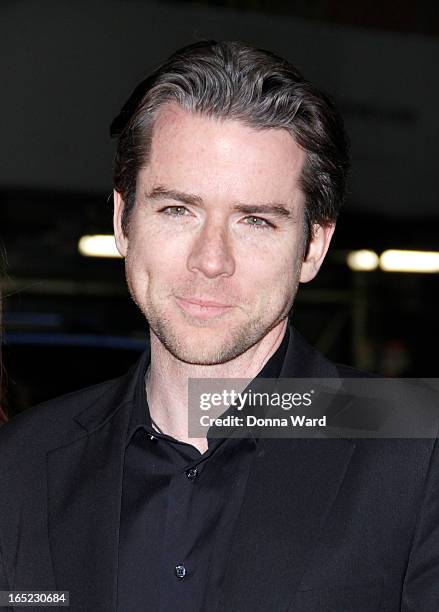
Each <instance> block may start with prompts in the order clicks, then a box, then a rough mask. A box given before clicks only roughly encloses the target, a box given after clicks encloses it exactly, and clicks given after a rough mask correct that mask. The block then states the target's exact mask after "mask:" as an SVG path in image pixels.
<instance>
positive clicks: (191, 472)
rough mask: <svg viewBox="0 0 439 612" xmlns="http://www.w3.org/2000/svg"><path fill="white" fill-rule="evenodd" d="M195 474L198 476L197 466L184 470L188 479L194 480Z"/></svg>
mask: <svg viewBox="0 0 439 612" xmlns="http://www.w3.org/2000/svg"><path fill="white" fill-rule="evenodd" d="M197 476H198V470H197V468H189V469H188V470H186V477H187V479H188V480H195V478H196V477H197Z"/></svg>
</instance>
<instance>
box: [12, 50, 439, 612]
mask: <svg viewBox="0 0 439 612" xmlns="http://www.w3.org/2000/svg"><path fill="white" fill-rule="evenodd" d="M112 127H113V134H114V135H116V136H118V147H117V154H116V161H115V173H114V175H115V180H114V182H115V191H114V231H115V238H116V243H117V247H118V249H119V251H120V253H121V254H122V255H123V256H124V257H125V262H126V276H127V281H128V286H129V289H130V292H131V295H132V297H133V299H134V300H135V302H136V303H137V305H138V306H139V308H140V309H141V311H142V312H143V313H144V315H145V318H146V319H147V321H148V324H149V328H150V349H149V350H147V351H146V352H145V354H144V355H143V356H142V358H141V359H140V361H139V362H138V364H137V365H136V366H135V367H134V368H133V369H132V370H131V371H130V372H129V373H128V374H127V375H125V376H124V377H122V378H120V379H116V380H113V381H110V382H108V383H104V384H101V385H97V386H95V387H92V388H90V389H87V390H84V391H81V392H79V393H73V394H71V395H69V396H67V397H64V398H61V399H58V400H54V401H51V402H48V403H46V404H44V405H42V406H39V407H37V408H34V409H32V410H29V411H28V412H27V413H25V414H23V415H22V416H21V415H20V417H17V418H16V419H14V420H13V421H12V422H11V423H10V424H8V425H7V426H5V427H3V428H2V431H1V432H0V442H1V451H0V462H1V463H0V465H1V468H0V469H1V500H0V504H1V507H0V509H1V514H0V517H1V518H0V521H1V523H0V547H1V554H2V560H1V572H2V574H1V581H0V586H1V588H2V589H3V590H26V591H29V590H38V591H42V590H46V591H54V590H64V591H69V593H70V608H71V609H72V610H93V611H97V610H102V611H105V612H108V611H110V610H118V611H128V612H131V611H137V610H152V611H156V610H157V611H166V612H168V611H194V612H195V611H206V612H211V611H214V610H218V611H220V610H221V611H223V610H227V611H231V612H238V611H239V612H246V611H252V612H254V611H258V610H260V611H268V612H272V611H283V610H284V611H290V612H292V611H306V612H310V611H312V612H319V611H323V610H325V611H329V610H330V611H334V612H342V611H343V612H348V611H350V610H352V611H353V610H355V611H371V610H383V611H384V610H386V611H388V612H389V611H396V610H403V611H404V612H409V611H419V612H420V611H422V612H427V611H433V610H434V611H437V610H439V487H438V473H439V472H437V468H438V459H437V451H436V445H435V440H430V439H423V440H360V439H358V440H352V439H345V438H343V439H316V438H315V439H313V438H309V439H294V440H292V439H290V440H289V439H264V438H263V437H262V436H261V437H259V436H254V435H248V436H243V437H241V438H239V437H230V438H218V439H217V438H214V437H210V436H207V437H199V438H189V437H188V425H187V423H188V401H187V391H188V379H189V378H228V377H231V378H246V379H254V378H255V377H256V378H262V377H267V378H278V377H280V378H285V377H302V378H307V377H322V378H326V379H330V378H337V377H342V376H352V375H353V374H354V375H355V373H353V372H352V371H349V370H348V369H346V368H343V367H341V366H336V365H335V364H332V363H330V362H329V361H328V360H327V359H326V358H325V357H323V355H321V354H320V353H318V352H317V351H316V350H315V349H313V348H312V347H310V346H309V345H307V344H306V342H305V341H304V340H303V339H302V338H301V337H300V336H299V335H298V333H297V332H296V331H295V330H294V329H293V328H292V327H290V326H289V325H288V314H289V312H290V310H291V307H292V304H293V301H294V296H295V293H296V290H297V287H298V284H299V283H300V282H308V281H310V280H311V279H312V278H313V277H314V276H315V275H316V274H317V272H318V270H319V268H320V266H321V264H322V262H323V259H324V257H325V254H326V252H327V249H328V246H329V243H330V240H331V237H332V234H333V231H334V227H335V221H336V217H337V213H338V209H339V207H340V205H341V203H342V201H343V194H344V186H345V176H346V171H347V166H348V162H347V147H346V140H345V137H344V132H343V128H342V124H341V120H340V118H339V116H338V114H337V112H336V111H335V109H334V108H333V106H332V104H331V103H330V102H329V100H328V99H327V98H326V97H325V96H324V95H323V94H321V93H320V92H319V91H318V90H317V89H316V88H315V87H314V86H312V85H311V84H310V83H309V82H307V81H305V80H304V79H303V78H302V77H301V76H300V74H299V73H298V72H297V71H296V70H295V68H294V67H293V66H291V65H290V64H289V63H288V62H286V61H285V60H283V59H281V58H279V57H277V56H275V55H273V54H271V53H269V52H266V51H260V50H257V49H254V48H252V47H249V46H246V45H243V44H238V43H215V42H205V43H199V44H196V45H192V46H190V47H187V48H185V49H182V50H180V51H178V52H177V53H175V54H174V55H173V56H171V58H170V59H169V60H168V61H167V62H165V63H164V64H163V65H162V66H161V67H160V68H158V69H157V70H156V71H155V72H154V73H153V74H152V75H151V76H150V77H149V78H148V79H146V81H144V82H143V83H141V84H140V85H139V87H138V88H137V89H136V90H135V92H134V93H133V95H132V96H131V98H130V99H129V101H128V102H127V104H126V105H125V107H124V108H123V110H122V112H121V114H120V115H119V117H118V118H117V119H116V120H115V121H114V123H113V126H112ZM39 609H40V608H39Z"/></svg>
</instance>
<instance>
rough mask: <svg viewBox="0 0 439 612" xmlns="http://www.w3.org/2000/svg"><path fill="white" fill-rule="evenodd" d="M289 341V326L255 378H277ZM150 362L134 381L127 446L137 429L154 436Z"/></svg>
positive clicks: (146, 360) (148, 361) (147, 361)
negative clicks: (148, 390)
mask: <svg viewBox="0 0 439 612" xmlns="http://www.w3.org/2000/svg"><path fill="white" fill-rule="evenodd" d="M289 339H290V326H289V325H288V326H287V329H286V332H285V334H284V337H283V339H282V342H281V343H280V345H279V347H278V348H277V350H276V351H275V352H274V353H273V355H272V356H271V357H270V359H269V360H268V361H267V363H266V364H265V365H264V367H263V368H262V370H261V371H260V372H259V373H258V374H257V376H256V378H279V375H280V373H281V370H282V366H283V363H284V360H285V355H286V353H287V348H288V343H289ZM150 360H151V356H150V355H149V357H148V359H145V363H144V367H143V368H141V369H140V370H139V375H138V378H137V381H136V387H135V392H134V398H133V406H132V411H131V417H130V423H129V426H128V432H127V438H126V444H127V445H128V444H129V442H130V440H131V438H132V436H133V435H134V433H135V432H136V431H137V429H139V427H143V428H144V429H146V430H147V431H149V432H150V433H151V434H152V435H156V432H155V430H154V429H153V427H152V423H151V414H150V412H149V406H148V401H147V398H146V389H145V375H146V372H147V370H148V367H149V364H150Z"/></svg>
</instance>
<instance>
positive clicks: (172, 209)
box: [159, 206, 189, 217]
mask: <svg viewBox="0 0 439 612" xmlns="http://www.w3.org/2000/svg"><path fill="white" fill-rule="evenodd" d="M159 212H162V213H165V215H169V216H170V217H184V216H185V215H186V213H187V212H189V211H188V209H187V208H186V207H185V206H167V207H166V208H162V210H160V211H159Z"/></svg>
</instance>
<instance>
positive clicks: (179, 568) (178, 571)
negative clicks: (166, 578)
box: [175, 565, 186, 578]
mask: <svg viewBox="0 0 439 612" xmlns="http://www.w3.org/2000/svg"><path fill="white" fill-rule="evenodd" d="M175 575H176V576H177V578H184V577H185V576H186V568H185V566H184V565H176V566H175Z"/></svg>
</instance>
